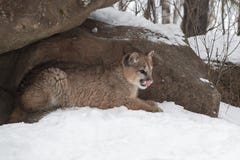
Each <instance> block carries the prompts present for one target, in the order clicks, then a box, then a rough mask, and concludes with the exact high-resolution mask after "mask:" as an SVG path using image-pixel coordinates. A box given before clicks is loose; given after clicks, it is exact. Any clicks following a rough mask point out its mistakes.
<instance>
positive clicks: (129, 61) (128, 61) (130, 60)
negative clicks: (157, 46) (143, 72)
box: [123, 52, 139, 65]
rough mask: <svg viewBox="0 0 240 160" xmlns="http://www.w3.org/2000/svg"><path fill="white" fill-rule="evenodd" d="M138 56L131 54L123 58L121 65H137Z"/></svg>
mask: <svg viewBox="0 0 240 160" xmlns="http://www.w3.org/2000/svg"><path fill="white" fill-rule="evenodd" d="M138 61H139V54H138V53H137V52H132V53H129V54H127V55H125V56H124V59H123V64H124V65H133V64H136V63H138Z"/></svg>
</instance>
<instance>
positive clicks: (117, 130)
mask: <svg viewBox="0 0 240 160" xmlns="http://www.w3.org/2000/svg"><path fill="white" fill-rule="evenodd" d="M159 105H160V106H161V108H163V110H164V112H163V113H149V112H145V111H131V110H127V109H126V108H125V107H118V108H113V109H108V110H100V109H96V108H89V107H83V108H71V109H66V110H57V111H55V112H53V113H51V114H49V115H48V116H46V117H45V118H43V119H42V120H40V121H39V122H38V123H34V124H24V123H17V124H8V125H3V126H0V135H1V136H0V159H1V160H33V159H34V160H46V159H47V160H66V159H71V160H79V159H84V160H96V159H98V160H123V159H124V160H193V159H194V160H209V159H217V160H238V159H239V157H240V152H239V151H240V134H239V133H240V126H239V125H236V124H233V123H230V122H228V121H226V120H224V118H225V115H224V114H223V113H225V111H222V113H221V119H218V118H211V117H208V116H205V115H201V114H196V113H192V112H189V111H186V110H184V109H183V107H181V106H178V105H175V104H174V103H173V102H164V103H161V104H159ZM224 106H225V104H224ZM232 112H233V113H236V114H238V117H239V115H240V112H239V109H236V110H235V109H234V111H233V110H232ZM227 116H230V115H227Z"/></svg>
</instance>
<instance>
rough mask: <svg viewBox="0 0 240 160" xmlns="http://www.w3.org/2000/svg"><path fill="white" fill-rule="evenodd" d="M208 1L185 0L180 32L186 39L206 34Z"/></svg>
mask: <svg viewBox="0 0 240 160" xmlns="http://www.w3.org/2000/svg"><path fill="white" fill-rule="evenodd" d="M208 10H209V0H185V2H184V16H183V21H182V26H181V27H182V30H183V33H184V34H185V36H186V37H191V36H196V35H202V34H205V33H206V32H207V26H208Z"/></svg>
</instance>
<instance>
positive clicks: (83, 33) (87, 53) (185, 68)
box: [0, 20, 220, 117]
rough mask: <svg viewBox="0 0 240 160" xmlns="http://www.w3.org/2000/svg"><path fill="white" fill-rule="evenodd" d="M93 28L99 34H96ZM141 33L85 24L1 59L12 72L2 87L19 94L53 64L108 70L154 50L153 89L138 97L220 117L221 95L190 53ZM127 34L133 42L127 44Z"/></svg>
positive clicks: (4, 80)
mask: <svg viewBox="0 0 240 160" xmlns="http://www.w3.org/2000/svg"><path fill="white" fill-rule="evenodd" d="M95 27H97V28H98V31H97V32H93V31H92V30H93V29H94V28H95ZM141 32H143V29H141V28H134V27H114V26H109V25H106V24H104V23H100V22H96V21H93V20H87V21H86V22H85V23H84V24H83V25H82V26H80V27H78V28H75V29H73V30H71V31H69V32H65V33H62V34H59V35H56V36H53V37H51V38H49V39H46V40H43V41H40V42H38V43H35V44H32V45H29V46H27V47H24V48H22V49H20V50H17V51H14V52H11V53H8V54H3V55H0V67H3V66H4V67H5V68H8V71H6V70H1V72H2V73H0V74H1V75H4V77H1V78H0V82H1V83H0V85H1V86H2V87H3V88H5V89H6V90H11V91H15V90H16V89H17V87H18V86H19V84H20V82H21V80H22V79H23V77H24V76H25V75H26V74H27V73H28V72H29V71H30V70H31V69H33V68H34V67H35V66H37V65H39V64H42V63H45V62H49V61H53V60H54V61H56V60H59V61H77V62H80V63H84V64H106V65H107V64H110V63H113V62H114V61H120V60H121V58H122V56H123V53H126V52H131V51H136V50H138V51H140V52H148V51H150V50H155V53H156V55H155V57H154V72H153V78H154V83H153V85H152V86H151V87H150V88H148V89H147V90H143V91H140V97H141V98H143V99H151V100H155V101H165V100H167V101H174V102H175V103H177V104H180V105H182V106H184V107H185V108H186V109H188V110H190V111H193V112H197V113H203V114H207V115H210V116H213V117H216V116H217V114H218V108H219V102H220V94H219V93H218V91H217V90H216V88H214V86H213V85H212V84H211V83H207V82H204V81H202V80H201V79H200V78H207V66H206V65H205V64H204V63H203V62H202V61H201V60H200V59H199V58H198V57H197V56H196V55H195V53H194V52H193V51H192V50H191V49H190V47H188V46H173V45H167V44H164V43H156V42H151V41H148V40H146V39H144V37H143V36H142V35H143V34H144V33H143V34H141ZM144 32H146V30H144ZM128 33H131V37H135V38H132V39H131V37H128V38H126V37H127V35H128ZM139 33H140V34H139ZM138 35H141V37H140V38H139V37H138ZM124 37H125V38H124ZM126 39H128V40H126ZM3 59H5V61H3ZM13 62H14V63H13Z"/></svg>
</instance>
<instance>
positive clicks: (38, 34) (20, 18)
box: [0, 0, 117, 53]
mask: <svg viewBox="0 0 240 160" xmlns="http://www.w3.org/2000/svg"><path fill="white" fill-rule="evenodd" d="M116 1H117V0H67V1H61V0H50V1H49V0H41V1H39V0H0V26H1V27H0V35H1V37H0V42H1V43H0V53H4V52H7V51H10V50H14V49H18V48H21V47H23V46H25V45H27V44H30V43H32V42H35V41H37V40H39V39H42V38H46V37H49V36H51V35H53V34H56V33H59V32H64V31H67V30H69V29H72V28H74V27H76V26H78V25H80V24H81V23H82V22H83V21H84V20H85V19H86V18H87V17H88V16H89V14H90V12H92V11H93V10H96V9H98V8H101V7H106V6H109V5H112V4H114V3H115V2H116Z"/></svg>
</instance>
